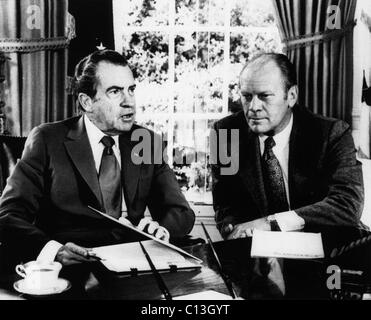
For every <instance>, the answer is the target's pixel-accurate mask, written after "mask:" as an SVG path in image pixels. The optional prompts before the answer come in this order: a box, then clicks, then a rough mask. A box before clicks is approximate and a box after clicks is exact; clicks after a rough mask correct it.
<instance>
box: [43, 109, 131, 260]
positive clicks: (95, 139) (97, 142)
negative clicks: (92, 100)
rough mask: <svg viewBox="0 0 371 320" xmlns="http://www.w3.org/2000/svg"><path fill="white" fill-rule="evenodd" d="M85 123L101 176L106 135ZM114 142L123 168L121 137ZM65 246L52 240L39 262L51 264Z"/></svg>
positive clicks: (86, 118) (125, 214)
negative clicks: (102, 140)
mask: <svg viewBox="0 0 371 320" xmlns="http://www.w3.org/2000/svg"><path fill="white" fill-rule="evenodd" d="M84 123H85V128H86V133H87V136H88V140H89V143H90V147H91V150H92V152H93V157H94V162H95V168H96V170H97V174H99V168H100V163H101V161H102V154H103V150H104V145H103V143H102V142H101V139H102V138H103V137H104V136H105V134H104V133H103V132H102V131H101V130H99V129H98V128H97V127H96V126H95V125H94V124H93V123H92V122H91V121H90V120H89V118H88V117H87V116H86V115H84ZM112 138H113V140H114V141H115V144H114V146H112V150H113V152H114V154H115V156H116V159H117V162H118V163H119V166H120V168H121V153H120V148H119V136H112ZM123 190H124V189H122V206H121V216H122V217H126V216H127V207H126V203H125V197H124V192H123ZM62 246H63V245H62V244H61V243H59V242H57V241H54V240H51V241H49V242H48V243H47V244H46V245H45V246H44V248H43V249H42V250H41V252H40V254H39V256H38V257H37V260H38V261H45V262H50V261H54V259H55V256H56V254H57V252H58V250H59V249H60V248H61V247H62Z"/></svg>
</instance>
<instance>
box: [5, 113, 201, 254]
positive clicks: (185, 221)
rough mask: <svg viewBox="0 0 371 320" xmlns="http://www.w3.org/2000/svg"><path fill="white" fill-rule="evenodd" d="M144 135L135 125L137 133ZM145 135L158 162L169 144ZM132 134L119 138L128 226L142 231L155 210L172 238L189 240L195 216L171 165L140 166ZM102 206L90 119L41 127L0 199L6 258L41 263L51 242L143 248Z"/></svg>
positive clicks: (81, 118)
mask: <svg viewBox="0 0 371 320" xmlns="http://www.w3.org/2000/svg"><path fill="white" fill-rule="evenodd" d="M138 128H141V127H139V126H137V125H134V126H133V128H132V131H133V130H135V129H138ZM141 129H143V130H145V132H147V133H148V136H150V137H151V143H152V144H151V145H152V150H151V151H152V155H153V156H157V159H158V156H159V155H160V156H161V155H162V144H161V142H158V141H157V143H155V140H156V139H159V137H158V136H157V135H155V134H154V133H153V132H152V131H150V130H148V129H144V128H141ZM132 131H131V132H128V133H125V134H122V135H120V137H119V148H120V152H121V168H122V169H121V174H122V181H123V185H124V196H125V200H126V205H127V208H128V216H129V219H130V220H131V221H132V222H133V223H138V222H139V220H140V219H141V218H142V217H143V216H144V211H145V209H146V207H147V206H148V207H149V210H150V212H151V215H152V217H153V219H154V220H156V221H158V222H159V223H160V225H162V226H164V227H166V228H167V229H168V230H169V232H170V236H171V237H172V238H174V237H183V236H184V235H186V234H187V233H189V232H190V231H191V229H192V227H193V224H194V220H195V217H194V213H193V211H192V210H191V209H190V207H189V205H188V203H187V201H186V199H185V198H184V196H183V195H182V193H181V191H180V188H179V186H178V183H177V181H176V178H175V175H174V173H173V171H172V170H171V169H170V168H169V166H168V165H167V164H166V163H165V162H164V161H162V162H161V163H160V164H154V163H153V161H151V164H139V165H137V164H135V163H136V162H135V161H134V162H133V161H132V160H131V154H132V150H133V147H134V146H135V145H136V144H137V143H136V142H133V141H131V138H130V137H131V133H132ZM159 153H161V154H159ZM133 155H134V156H138V157H139V155H138V154H136V153H135V152H133ZM160 159H162V158H160ZM152 160H153V158H152ZM102 203H103V202H102V198H101V192H100V187H99V181H98V175H97V171H96V168H95V163H94V159H93V154H92V151H91V147H90V143H89V140H88V136H87V133H86V129H85V125H84V121H83V117H75V118H71V119H68V120H65V121H61V122H56V123H52V124H44V125H41V126H39V127H36V128H35V129H33V130H32V132H31V133H30V134H29V136H28V138H27V141H26V145H25V149H24V152H23V155H22V158H21V160H20V161H19V162H18V164H17V165H16V167H15V169H14V171H13V173H12V175H11V176H10V178H9V179H8V182H7V186H6V188H5V190H4V193H3V196H2V198H1V203H0V234H1V235H2V241H3V245H4V249H5V250H6V252H7V253H6V257H7V258H9V259H11V258H12V260H15V261H19V260H23V261H27V260H30V259H35V258H36V257H37V255H38V253H39V252H40V250H41V249H42V248H43V247H44V245H45V244H46V243H47V242H48V241H49V240H52V239H53V240H57V241H59V242H61V243H66V242H68V241H71V242H75V243H76V244H79V245H82V246H99V245H105V244H111V243H117V242H125V241H132V240H137V238H135V236H134V235H133V234H132V233H131V232H130V230H128V229H125V228H122V227H120V226H117V225H116V224H115V223H113V222H110V221H109V220H108V219H106V218H104V217H101V216H100V215H99V214H97V213H94V212H93V211H92V210H90V209H89V208H88V205H90V206H92V207H94V208H97V209H99V210H104V208H103V205H102Z"/></svg>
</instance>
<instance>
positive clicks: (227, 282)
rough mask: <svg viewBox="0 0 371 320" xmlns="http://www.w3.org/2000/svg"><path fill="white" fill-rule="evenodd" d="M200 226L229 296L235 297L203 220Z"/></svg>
mask: <svg viewBox="0 0 371 320" xmlns="http://www.w3.org/2000/svg"><path fill="white" fill-rule="evenodd" d="M201 226H202V228H203V229H204V232H205V235H206V239H207V242H208V244H209V245H210V248H211V251H212V253H213V256H214V258H215V260H216V264H217V267H218V271H219V273H220V275H221V277H222V279H223V281H224V283H225V285H226V287H227V289H228V291H229V294H230V295H231V297H232V298H233V299H236V297H237V295H236V292H235V291H234V289H233V285H232V282H231V280H230V279H229V277H228V276H227V275H226V274H225V273H224V271H223V268H222V264H221V263H220V260H219V257H218V254H217V253H216V251H215V248H214V245H213V242H212V241H211V238H210V236H209V233H208V232H207V230H206V228H205V225H204V223H203V222H201Z"/></svg>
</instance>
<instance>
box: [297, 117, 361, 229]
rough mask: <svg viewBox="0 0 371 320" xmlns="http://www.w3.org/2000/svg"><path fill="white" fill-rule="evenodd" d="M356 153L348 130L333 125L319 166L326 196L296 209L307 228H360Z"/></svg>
mask: <svg viewBox="0 0 371 320" xmlns="http://www.w3.org/2000/svg"><path fill="white" fill-rule="evenodd" d="M355 151H356V150H355V147H354V142H353V138H352V135H351V130H350V127H349V126H348V125H347V124H345V123H344V122H342V121H336V122H334V124H333V126H332V128H331V130H330V133H329V136H328V141H327V143H326V149H325V152H324V157H323V166H322V167H323V173H324V176H323V177H322V179H323V181H324V183H325V184H326V190H327V194H326V195H325V196H324V197H323V198H322V199H321V200H320V201H318V202H315V203H313V204H310V205H308V206H304V207H301V208H298V209H295V212H296V213H297V214H298V215H299V216H301V217H302V218H303V219H304V220H305V225H306V227H310V226H318V225H329V226H331V225H338V226H355V227H359V226H360V217H361V214H362V209H363V200H364V190H363V176H362V166H361V163H360V162H359V161H357V159H356V152H355Z"/></svg>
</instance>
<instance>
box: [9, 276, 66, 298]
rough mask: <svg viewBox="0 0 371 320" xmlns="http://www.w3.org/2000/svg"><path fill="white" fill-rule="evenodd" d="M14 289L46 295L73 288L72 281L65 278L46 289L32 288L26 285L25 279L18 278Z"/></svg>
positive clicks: (36, 294)
mask: <svg viewBox="0 0 371 320" xmlns="http://www.w3.org/2000/svg"><path fill="white" fill-rule="evenodd" d="M13 287H14V289H15V290H17V291H18V292H20V293H25V294H29V295H33V296H46V295H53V294H59V293H62V292H64V291H67V290H68V289H69V288H71V283H70V282H69V281H68V280H66V279H63V278H59V279H58V280H57V281H56V283H55V284H53V285H52V286H51V287H48V288H45V289H37V288H30V287H27V286H26V285H25V281H24V279H21V280H18V281H16V282H14V285H13Z"/></svg>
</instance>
